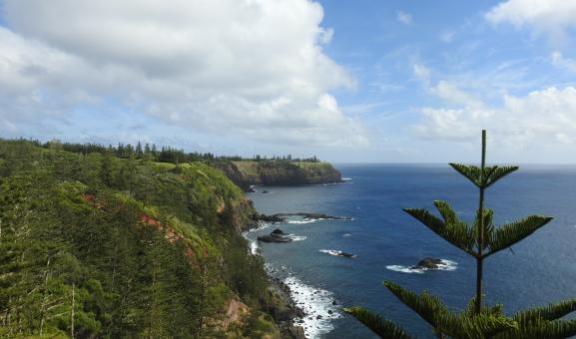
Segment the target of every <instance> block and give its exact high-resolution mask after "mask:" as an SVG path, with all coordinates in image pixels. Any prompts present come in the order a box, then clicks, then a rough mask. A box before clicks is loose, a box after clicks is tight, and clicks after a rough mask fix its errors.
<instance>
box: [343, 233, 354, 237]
mask: <svg viewBox="0 0 576 339" xmlns="http://www.w3.org/2000/svg"><path fill="white" fill-rule="evenodd" d="M351 236H352V234H351V233H344V234H342V237H343V238H348V237H351Z"/></svg>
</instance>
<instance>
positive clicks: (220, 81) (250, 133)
mask: <svg viewBox="0 0 576 339" xmlns="http://www.w3.org/2000/svg"><path fill="white" fill-rule="evenodd" d="M0 4H1V5H2V7H1V8H2V12H0V50H2V51H3V52H2V53H0V134H1V135H3V136H5V137H20V136H24V137H34V138H41V139H52V138H58V139H62V140H69V141H79V142H86V141H95V142H100V143H116V142H136V141H138V140H142V141H145V142H155V143H157V144H161V145H172V146H176V147H182V148H184V149H186V150H190V151H202V152H206V151H209V152H215V153H218V154H240V155H247V156H248V155H253V154H256V153H260V154H268V155H274V154H287V153H291V154H293V155H297V156H310V155H318V156H320V157H321V158H323V159H327V160H330V161H335V162H447V161H475V160H477V157H478V156H477V155H478V144H479V136H480V130H481V129H482V128H486V129H487V130H488V133H489V139H490V145H489V146H490V149H491V150H492V152H491V153H490V157H491V159H493V160H494V161H499V162H502V161H510V162H521V163H526V162H537V163H565V162H568V163H573V162H574V160H573V159H572V158H571V157H570V156H569V154H570V153H571V152H573V150H574V148H575V146H576V145H575V143H576V87H575V83H574V82H575V81H574V79H576V78H575V76H576V45H575V44H574V38H575V33H576V32H575V31H574V28H575V27H576V3H573V2H570V1H562V0H549V1H545V2H543V1H539V0H498V1H456V0H452V1H447V0H439V1H416V0H412V1H405V0H404V1H376V0H372V1H368V0H358V1H354V2H350V1H338V0H323V1H318V2H313V1H310V0H257V1H248V0H246V1H237V0H219V1H212V2H210V1H206V0H194V1H182V0H166V1H160V0H158V1H147V2H146V3H145V4H143V3H142V2H139V1H137V0H125V1H123V2H121V3H120V4H118V3H117V2H116V1H112V0H102V1H99V2H98V3H93V2H92V3H91V2H83V1H77V2H70V1H66V0H53V1H51V2H50V3H49V4H48V3H47V2H45V1H42V0H0ZM40 13H41V14H40Z"/></svg>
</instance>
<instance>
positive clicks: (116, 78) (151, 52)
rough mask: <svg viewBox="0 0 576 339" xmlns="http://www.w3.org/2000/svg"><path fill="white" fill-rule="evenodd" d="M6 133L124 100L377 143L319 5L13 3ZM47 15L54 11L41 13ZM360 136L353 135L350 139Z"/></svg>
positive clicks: (323, 139)
mask: <svg viewBox="0 0 576 339" xmlns="http://www.w3.org/2000/svg"><path fill="white" fill-rule="evenodd" d="M3 5H4V7H3V13H4V16H5V20H6V22H7V25H8V29H6V28H2V27H0V50H1V51H2V53H1V54H0V89H1V91H0V104H1V107H0V117H1V118H2V119H1V121H2V122H0V129H1V128H2V127H1V126H2V125H6V126H8V125H9V124H11V126H12V125H13V126H18V125H19V124H20V123H23V122H30V121H33V120H39V119H44V118H46V117H47V116H50V117H60V118H61V119H65V117H66V113H67V112H70V111H71V110H73V109H75V108H76V107H78V106H79V105H93V106H94V107H98V106H97V105H98V104H99V103H103V102H109V101H114V102H116V103H118V105H120V106H121V107H124V108H125V109H130V110H134V111H137V112H143V113H145V114H148V115H150V116H153V117H157V118H159V119H160V120H161V121H165V122H168V123H172V124H177V125H179V126H184V127H189V128H192V129H197V130H202V131H212V132H222V131H226V132H227V133H236V134H239V135H245V136H249V137H251V138H255V139H266V140H276V139H277V140H284V141H286V142H292V143H294V142H296V143H320V144H335V145H336V144H345V145H351V144H353V145H358V144H362V145H364V144H366V143H367V142H368V141H367V139H366V138H365V137H364V135H365V132H364V129H363V127H362V124H361V123H360V122H359V121H357V120H354V119H351V118H349V117H347V116H346V115H345V114H344V113H343V112H342V111H341V110H340V108H339V106H338V103H337V101H336V99H335V98H334V97H333V96H331V95H330V92H331V91H332V90H334V89H337V88H341V87H347V86H353V85H354V81H353V80H352V79H351V77H350V76H349V74H348V73H347V72H346V70H344V69H343V68H342V67H341V66H339V65H338V64H336V63H335V62H334V61H333V60H331V59H330V58H329V57H328V56H326V55H325V54H324V52H323V50H322V46H323V45H324V44H327V43H329V42H330V40H331V38H332V35H333V31H332V30H331V29H324V28H323V27H321V21H322V18H323V11H322V7H321V6H320V5H319V4H318V3H316V2H313V1H311V0H211V1H209V0H145V1H142V0H123V1H121V2H118V1H115V0H99V1H78V0H52V1H50V2H46V1H44V0H4V3H3ZM38 13H42V15H38ZM348 136H349V137H348Z"/></svg>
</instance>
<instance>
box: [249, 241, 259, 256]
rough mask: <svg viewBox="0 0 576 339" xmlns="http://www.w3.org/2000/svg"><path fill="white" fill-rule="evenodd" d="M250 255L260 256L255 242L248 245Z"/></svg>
mask: <svg viewBox="0 0 576 339" xmlns="http://www.w3.org/2000/svg"><path fill="white" fill-rule="evenodd" d="M249 246H250V247H249V250H250V254H252V255H259V254H260V247H259V246H258V242H257V241H256V240H250V245H249Z"/></svg>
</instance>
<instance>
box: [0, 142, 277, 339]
mask: <svg viewBox="0 0 576 339" xmlns="http://www.w3.org/2000/svg"><path fill="white" fill-rule="evenodd" d="M253 214H254V211H253V209H252V207H251V205H250V203H249V202H248V201H247V200H246V199H245V198H244V196H243V193H242V192H241V190H240V189H239V188H238V187H236V186H235V185H234V184H232V183H231V182H230V181H229V180H228V179H227V178H226V176H224V175H223V174H222V173H221V172H220V171H218V170H216V169H214V168H212V167H210V166H208V165H205V164H202V163H186V164H180V165H174V164H165V163H156V162H152V161H146V160H134V159H119V158H117V157H115V156H112V155H106V154H100V153H90V154H88V155H83V154H81V153H71V152H66V151H63V150H60V149H58V148H57V147H56V148H41V147H37V146H35V145H34V144H33V143H30V142H26V141H0V336H3V337H18V336H22V337H29V336H44V335H50V336H51V337H69V336H75V337H109V338H121V337H131V338H137V337H138V338H139V337H149V338H161V337H180V338H191V337H210V338H215V337H216V338H217V337H223V336H225V335H228V336H232V337H242V336H244V337H251V338H252V337H255V338H257V337H262V336H264V335H265V334H268V335H270V337H277V336H278V329H277V327H276V325H275V324H274V323H273V322H272V319H271V318H270V316H268V315H267V314H265V313H263V312H262V311H263V310H268V309H270V308H271V307H273V305H270V303H271V300H272V299H274V298H272V297H270V296H269V295H268V294H267V293H264V292H265V291H266V288H267V285H268V282H267V280H266V275H265V272H264V270H263V266H262V262H261V259H260V258H259V257H255V256H251V255H249V254H248V251H247V249H246V242H245V240H244V239H243V238H242V237H241V235H240V232H239V231H240V230H241V229H242V228H244V227H246V226H247V225H249V224H250V223H252V222H253V220H252V217H253Z"/></svg>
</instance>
